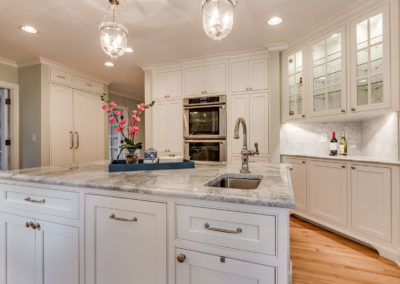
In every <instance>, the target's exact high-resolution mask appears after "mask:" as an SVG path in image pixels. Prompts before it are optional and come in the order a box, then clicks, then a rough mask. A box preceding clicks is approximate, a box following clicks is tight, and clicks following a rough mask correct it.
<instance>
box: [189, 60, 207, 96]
mask: <svg viewBox="0 0 400 284" xmlns="http://www.w3.org/2000/svg"><path fill="white" fill-rule="evenodd" d="M185 75H186V76H185V77H186V78H185V90H186V92H185V95H186V96H198V95H202V94H204V91H205V89H206V88H205V74H204V68H203V67H195V68H189V69H187V70H186V72H185Z"/></svg>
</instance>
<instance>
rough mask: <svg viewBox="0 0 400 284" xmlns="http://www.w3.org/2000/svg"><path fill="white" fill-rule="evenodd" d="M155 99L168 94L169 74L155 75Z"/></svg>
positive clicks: (162, 97)
mask: <svg viewBox="0 0 400 284" xmlns="http://www.w3.org/2000/svg"><path fill="white" fill-rule="evenodd" d="M153 78H154V79H153V80H154V81H153V100H159V99H164V98H166V97H167V94H168V74H167V73H165V72H164V73H157V74H154V77H153Z"/></svg>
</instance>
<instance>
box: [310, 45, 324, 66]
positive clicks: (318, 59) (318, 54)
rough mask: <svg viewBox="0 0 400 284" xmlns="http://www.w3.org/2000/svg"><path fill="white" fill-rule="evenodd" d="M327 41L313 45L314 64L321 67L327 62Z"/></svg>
mask: <svg viewBox="0 0 400 284" xmlns="http://www.w3.org/2000/svg"><path fill="white" fill-rule="evenodd" d="M325 57H326V54H325V40H323V41H320V42H319V43H317V44H314V45H313V63H314V65H319V64H322V63H324V62H325Z"/></svg>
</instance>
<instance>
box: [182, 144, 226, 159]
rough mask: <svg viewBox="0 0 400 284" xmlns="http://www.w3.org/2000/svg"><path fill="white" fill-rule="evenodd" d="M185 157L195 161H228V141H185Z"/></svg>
mask: <svg viewBox="0 0 400 284" xmlns="http://www.w3.org/2000/svg"><path fill="white" fill-rule="evenodd" d="M185 157H190V160H193V161H210V162H225V161H226V140H185Z"/></svg>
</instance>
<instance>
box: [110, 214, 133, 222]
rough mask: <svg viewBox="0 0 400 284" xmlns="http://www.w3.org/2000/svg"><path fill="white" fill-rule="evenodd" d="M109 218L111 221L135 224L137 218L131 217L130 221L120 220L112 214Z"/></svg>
mask: <svg viewBox="0 0 400 284" xmlns="http://www.w3.org/2000/svg"><path fill="white" fill-rule="evenodd" d="M109 218H110V219H112V220H115V221H121V222H137V218H136V217H133V218H132V219H127V218H120V217H117V216H115V214H114V213H112V214H111V215H110V217H109Z"/></svg>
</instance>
